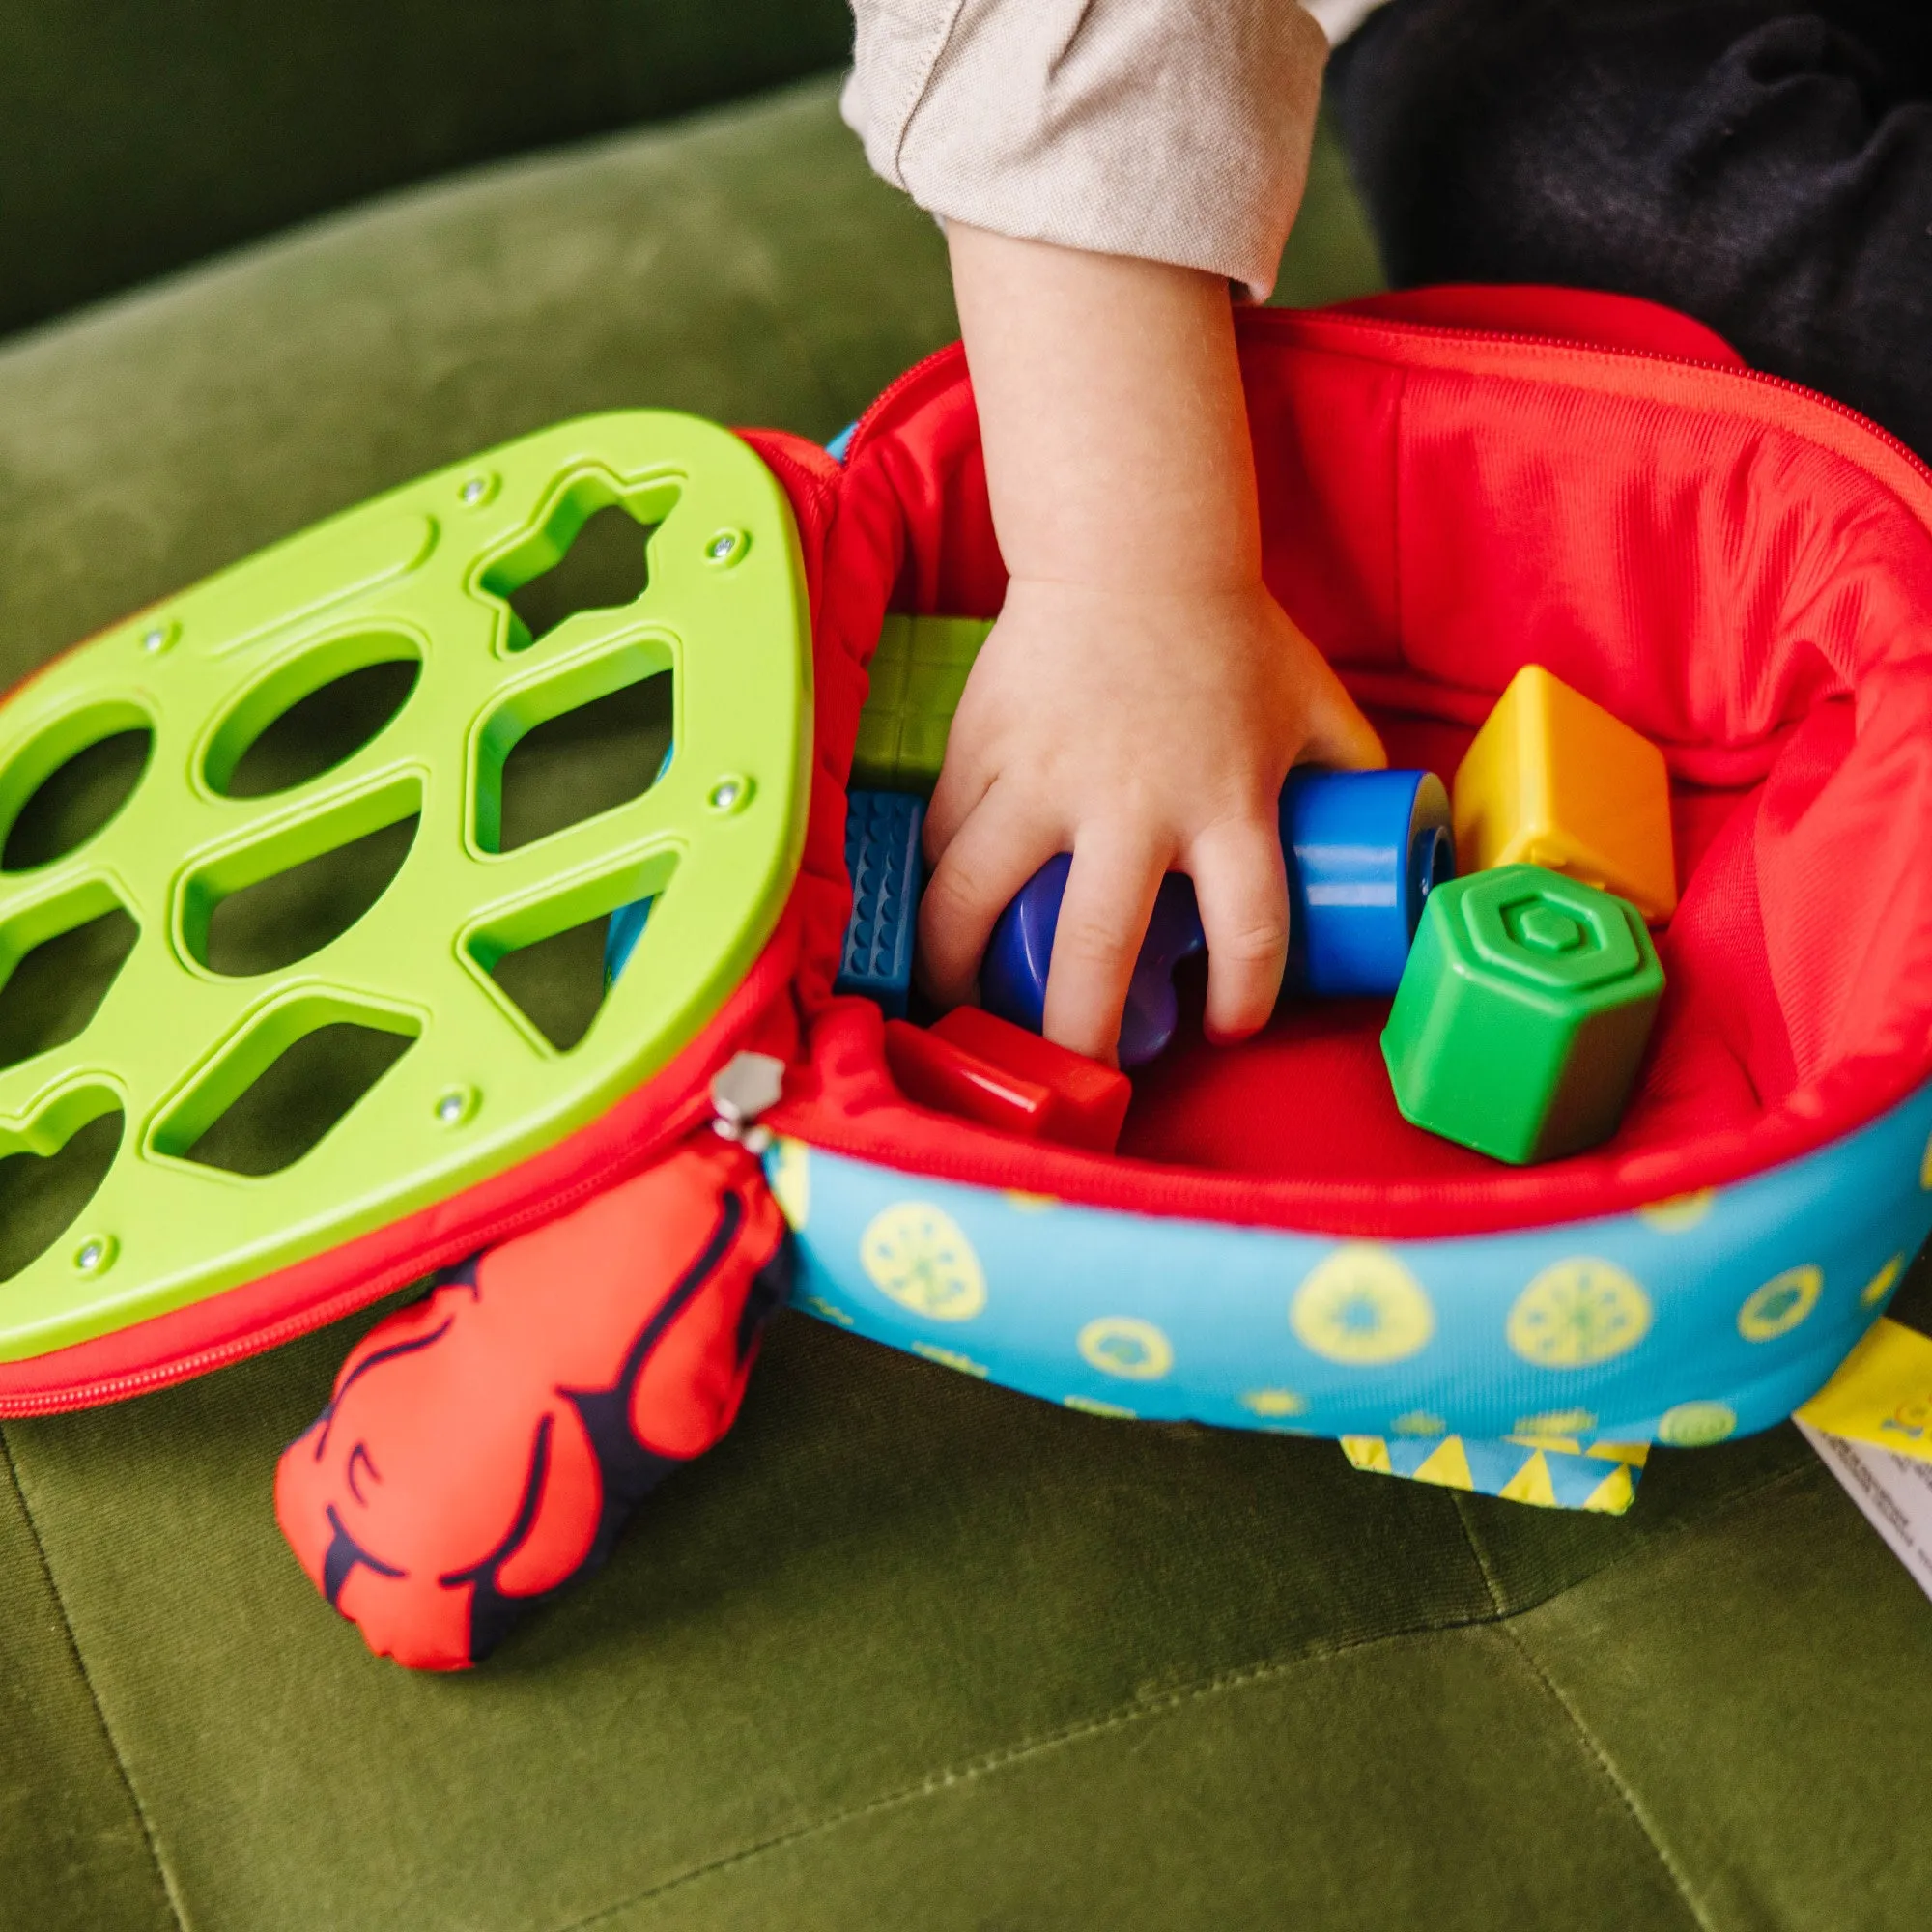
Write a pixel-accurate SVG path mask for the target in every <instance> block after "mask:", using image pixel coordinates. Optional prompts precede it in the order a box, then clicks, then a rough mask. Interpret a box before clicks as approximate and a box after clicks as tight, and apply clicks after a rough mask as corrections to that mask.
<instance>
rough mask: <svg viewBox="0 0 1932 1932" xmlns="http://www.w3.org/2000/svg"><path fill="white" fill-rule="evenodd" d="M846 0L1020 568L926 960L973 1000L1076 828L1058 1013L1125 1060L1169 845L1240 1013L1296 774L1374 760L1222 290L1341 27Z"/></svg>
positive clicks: (1103, 6)
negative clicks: (1279, 819)
mask: <svg viewBox="0 0 1932 1932" xmlns="http://www.w3.org/2000/svg"><path fill="white" fill-rule="evenodd" d="M854 12H855V14H856V15H857V19H858V44H857V53H856V58H855V62H854V69H853V72H852V76H851V78H850V80H849V81H848V82H847V85H846V89H845V95H844V100H843V107H844V112H845V117H846V119H847V120H848V121H849V122H850V123H851V124H852V126H853V127H854V128H856V129H857V130H858V131H859V133H860V134H861V136H862V137H863V138H864V140H865V143H866V152H867V156H868V157H869V158H870V160H871V162H872V165H873V166H874V167H875V168H876V169H877V170H878V171H879V172H880V173H881V174H882V175H884V176H885V178H886V179H887V180H888V181H891V182H894V183H895V184H896V185H898V186H900V187H902V188H904V189H905V190H906V191H907V192H908V193H909V194H911V195H912V196H913V198H914V199H915V200H916V201H918V202H919V204H920V206H921V207H923V208H925V209H927V210H929V211H930V212H931V213H934V214H936V215H938V216H939V217H941V218H942V219H943V220H944V221H945V222H946V223H947V224H948V232H949V236H950V238H951V241H952V266H953V281H954V287H955V290H956V292H957V295H958V299H959V313H960V321H961V324H962V326H963V327H964V331H965V336H966V353H967V357H968V360H969V362H970V364H971V367H972V372H973V381H974V386H975V391H976V393H977V395H978V398H979V406H980V423H981V427H982V429H983V432H984V438H985V446H986V463H987V475H988V481H989V483H990V485H991V491H992V502H993V518H994V523H995V526H996V527H997V530H998V533H999V538H1000V548H1001V551H1002V553H1003V554H1004V556H1005V558H1006V562H1007V565H1008V568H1009V571H1010V572H1011V583H1010V585H1009V590H1008V594H1007V602H1006V608H1005V610H1004V611H1003V612H1002V614H1001V617H1000V621H999V623H998V624H997V625H996V626H995V627H994V631H993V635H992V637H991V638H990V639H988V641H987V643H986V645H985V647H984V649H983V650H982V651H981V653H980V660H979V663H978V664H977V666H976V667H975V668H974V671H973V675H972V677H971V679H970V680H969V681H968V684H967V689H966V696H965V698H964V701H963V702H962V703H961V705H960V707H959V712H958V715H957V717H956V718H955V719H954V721H953V725H952V738H951V741H950V743H949V747H948V751H947V757H946V765H945V769H944V771H943V773H942V774H941V777H940V781H939V787H938V790H937V791H936V792H935V794H934V796H933V801H932V811H931V814H930V816H929V817H928V819H927V821H926V823H927V847H928V851H929V853H930V855H931V857H932V858H933V859H934V860H935V862H936V866H935V870H934V873H933V878H932V882H931V884H930V886H929V887H928V889H927V892H926V896H925V902H924V905H923V909H922V913H921V920H920V936H921V945H922V955H923V973H924V976H925V978H926V980H927V982H928V984H929V985H930V986H931V988H932V990H933V991H934V992H935V993H936V994H937V995H938V996H939V997H940V998H942V999H945V1000H958V999H963V998H965V997H966V996H967V995H968V994H969V993H970V991H971V989H972V983H973V980H974V977H975V975H976V974H977V972H978V970H979V961H980V952H981V951H982V949H983V947H984V945H985V941H986V936H987V933H988V931H989V930H990V928H991V926H992V923H993V921H994V919H995V917H996V916H997V915H998V913H999V911H1000V908H1001V907H1002V906H1003V905H1004V904H1005V903H1006V901H1007V900H1008V899H1009V898H1010V897H1011V895H1012V894H1013V893H1014V892H1016V891H1017V890H1018V889H1019V887H1020V886H1021V885H1022V884H1024V883H1025V881H1026V879H1027V878H1028V877H1029V876H1030V875H1031V874H1032V873H1033V872H1034V870H1035V869H1036V868H1037V867H1038V866H1039V865H1040V864H1041V863H1042V862H1043V861H1045V860H1046V859H1047V858H1049V857H1051V856H1052V855H1053V854H1054V853H1055V852H1061V851H1068V850H1070V851H1071V852H1072V853H1073V869H1072V874H1071V877H1070V878H1069V880H1068V884H1067V893H1066V897H1065V903H1064V905H1063V907H1062V911H1061V918H1060V925H1059V932H1058V937H1057V939H1056V943H1055V948H1054V964H1053V973H1052V976H1051V980H1050V983H1049V985H1048V988H1047V1001H1046V1030H1047V1032H1048V1034H1049V1035H1050V1036H1052V1037H1054V1038H1055V1039H1058V1040H1061V1041H1062V1042H1064V1043H1065V1044H1066V1045H1069V1046H1073V1047H1076V1048H1079V1049H1080V1050H1082V1051H1085V1052H1088V1053H1092V1054H1096V1055H1100V1056H1103V1057H1104V1056H1111V1054H1112V1052H1113V1050H1114V1044H1115V1037H1116V1035H1117V1034H1118V1032H1119V1027H1120V1017H1121V1009H1122V1002H1123V998H1124V995H1125V991H1126V983H1127V978H1128V974H1129V972H1130V970H1131V968H1132V965H1133V960H1134V955H1135V953H1136V952H1137V951H1138V948H1139V943H1140V938H1141V934H1142V932H1143V930H1144V928H1145V926H1146V923H1147V917H1148V912H1149V909H1150V907H1151V904H1152V900H1153V895H1154V889H1155V887H1156V886H1157V884H1158V883H1159V880H1160V876H1161V874H1162V873H1163V872H1164V871H1166V870H1168V869H1170V868H1173V867H1180V868H1182V869H1184V870H1186V871H1189V872H1191V873H1192V874H1193V875H1194V879H1195V886H1196V891H1197V894H1198V895H1199V898H1200V901H1201V913H1202V919H1203V923H1204V924H1205V925H1206V927H1207V931H1208V948H1209V952H1210V964H1209V985H1208V1028H1209V1031H1210V1033H1212V1034H1213V1035H1214V1036H1215V1037H1220V1038H1232V1037H1238V1036H1239V1035H1241V1034H1243V1033H1248V1032H1252V1031H1253V1030H1254V1029H1255V1028H1256V1027H1259V1026H1260V1025H1261V1024H1262V1023H1263V1022H1264V1020H1265V1019H1266V1017H1267V1014H1268V1009H1269V1008H1270V1007H1271V1005H1272V1004H1273V1001H1274V996H1275V992H1276V989H1277V987H1278V986H1279V983H1280V980H1281V970H1282V964H1283V959H1284V955H1285V951H1286V942H1287V923H1288V912H1287V895H1286V888H1285V881H1284V875H1283V870H1282V863H1281V853H1280V849H1279V845H1278V842H1277V833H1276V823H1275V798H1276V793H1277V792H1278V791H1279V789H1280V786H1281V782H1282V780H1283V779H1284V778H1285V776H1286V775H1287V772H1288V770H1289V767H1290V766H1291V765H1292V764H1293V763H1294V762H1295V760H1297V759H1298V758H1303V757H1308V758H1320V759H1322V760H1324V761H1326V762H1329V763H1334V764H1378V763H1380V762H1381V750H1380V747H1379V745H1378V743H1377V741H1376V738H1375V734H1374V733H1373V732H1372V731H1371V730H1370V729H1369V727H1368V725H1367V724H1366V723H1364V721H1363V719H1362V717H1361V715H1360V713H1358V712H1357V711H1356V710H1355V708H1354V706H1353V705H1352V704H1351V703H1350V701H1349V699H1348V697H1347V696H1346V695H1345V694H1344V693H1343V691H1342V690H1341V687H1340V686H1339V685H1338V684H1337V683H1336V681H1335V679H1334V677H1333V675H1332V674H1331V673H1330V672H1329V670H1328V668H1327V667H1326V666H1325V665H1324V664H1323V663H1322V662H1321V658H1320V657H1319V656H1318V655H1317V654H1316V652H1315V651H1314V649H1313V648H1312V647H1311V646H1310V644H1309V643H1308V641H1307V640H1306V639H1304V638H1303V637H1302V636H1301V634H1300V633H1299V632H1298V631H1296V630H1295V628H1294V626H1293V623H1291V622H1290V621H1289V619H1288V618H1287V617H1286V616H1285V615H1284V614H1283V613H1282V611H1281V610H1280V608H1279V607H1278V606H1277V605H1276V604H1275V602H1274V600H1273V598H1272V597H1270V596H1269V594H1268V592H1267V590H1266V588H1265V587H1264V584H1263V582H1262V580H1261V554H1260V551H1261V540H1260V534H1259V529H1258V523H1257V516H1256V507H1255V479H1254V464H1253V457H1252V452H1251V451H1250V448H1249V444H1248V432H1247V418H1246V415H1245V412H1244V411H1243V408H1242V401H1241V388H1240V379H1239V372H1238V369H1237V367H1236V359H1235V342H1234V323H1233V317H1232V313H1231V309H1230V301H1229V294H1228V284H1229V282H1230V281H1234V282H1236V283H1239V284H1240V285H1241V286H1242V287H1244V288H1245V289H1246V290H1247V292H1248V293H1249V294H1251V295H1254V296H1256V297H1261V296H1264V295H1265V294H1266V292H1267V289H1268V287H1269V285H1270V284H1271V282H1272V280H1273V277H1274V271H1275V264H1276V263H1277V261H1278V260H1279V258H1280V255H1281V248H1282V242H1283V240H1284V239H1285V237H1286V236H1287V233H1288V229H1289V224H1290V223H1291V221H1292V220H1293V215H1294V211H1295V208H1296V206H1297V204H1298V203H1299V201H1300V198H1301V187H1302V182H1303V179H1304V177H1305V175H1306V171H1307V164H1308V148H1309V141H1310V138H1311V134H1312V131H1313V128H1314V120H1315V110H1316V103H1317V101H1318V99H1319V98H1320V94H1321V69H1322V65H1323V62H1324V61H1325V59H1326V54H1327V46H1326V42H1325V40H1324V39H1323V36H1322V33H1321V29H1320V28H1319V27H1318V26H1317V25H1316V24H1315V22H1314V20H1313V19H1312V18H1311V17H1310V16H1309V14H1307V13H1306V12H1304V11H1303V9H1302V8H1301V7H1299V6H1297V5H1295V4H1293V0H854ZM1013 238H1031V239H1024V240H1023V239H1013Z"/></svg>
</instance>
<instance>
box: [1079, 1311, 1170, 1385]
mask: <svg viewBox="0 0 1932 1932" xmlns="http://www.w3.org/2000/svg"><path fill="white" fill-rule="evenodd" d="M1080 1353H1081V1356H1082V1358H1083V1359H1084V1360H1085V1361H1086V1363H1087V1364H1088V1366H1089V1367H1090V1368H1095V1369H1098V1370H1099V1371H1100V1373H1101V1374H1102V1375H1106V1376H1119V1377H1120V1378H1122V1380H1123V1381H1130V1382H1157V1381H1159V1379H1160V1378H1161V1377H1162V1376H1164V1375H1166V1373H1167V1372H1168V1370H1169V1369H1171V1368H1173V1366H1174V1344H1173V1343H1172V1342H1170V1341H1169V1340H1168V1339H1167V1337H1166V1336H1165V1335H1163V1334H1162V1333H1161V1332H1160V1330H1159V1329H1158V1328H1156V1327H1155V1326H1154V1325H1153V1323H1152V1322H1151V1321H1140V1320H1139V1319H1138V1318H1137V1317H1135V1316H1132V1315H1103V1316H1101V1317H1100V1318H1099V1320H1098V1321H1090V1322H1088V1324H1087V1325H1086V1327H1084V1328H1083V1329H1081V1331H1080Z"/></svg>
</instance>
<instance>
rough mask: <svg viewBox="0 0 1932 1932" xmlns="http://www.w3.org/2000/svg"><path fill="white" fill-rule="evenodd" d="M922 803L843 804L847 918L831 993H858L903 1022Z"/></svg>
mask: <svg viewBox="0 0 1932 1932" xmlns="http://www.w3.org/2000/svg"><path fill="white" fill-rule="evenodd" d="M924 825H925V802H924V800H923V799H921V798H917V797H915V796H914V795H913V794H912V793H910V792H899V791H855V792H853V793H851V794H850V795H849V796H848V797H847V799H846V801H845V869H846V871H847V872H848V873H849V874H850V876H851V880H852V918H851V923H849V924H848V925H847V926H846V928H845V953H844V957H843V958H842V959H841V960H840V961H839V966H838V981H837V982H836V984H835V986H834V991H836V992H840V993H863V994H864V995H865V996H866V998H867V999H868V1000H876V1001H877V1002H878V1004H879V1006H880V1007H881V1008H882V1009H884V1010H885V1012H886V1014H887V1015H888V1017H890V1018H893V1019H900V1018H903V1017H904V1015H905V1009H906V995H907V994H908V993H909V992H910V991H911V989H912V945H913V933H914V928H915V927H916V925H917V923H918V915H919V895H920V888H921V886H922V885H923V883H924V872H923V867H922V864H921V859H920V845H919V841H920V834H921V832H922V831H923V829H924Z"/></svg>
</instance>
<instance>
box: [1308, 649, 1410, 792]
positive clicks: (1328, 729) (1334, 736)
mask: <svg viewBox="0 0 1932 1932" xmlns="http://www.w3.org/2000/svg"><path fill="white" fill-rule="evenodd" d="M1311 655H1312V653H1311ZM1315 664H1316V666H1317V667H1318V668H1319V675H1318V676H1317V678H1316V680H1315V688H1314V690H1313V691H1312V692H1311V693H1310V695H1309V705H1308V735H1307V737H1306V739H1305V740H1304V741H1303V743H1302V747H1301V753H1300V757H1299V759H1298V760H1297V762H1298V763H1304V764H1314V765H1327V766H1329V767H1331V768H1332V769H1333V770H1336V771H1345V772H1377V771H1380V770H1381V768H1382V767H1383V766H1384V765H1386V764H1387V763H1388V753H1387V752H1385V751H1384V750H1383V749H1382V741H1381V739H1380V738H1379V737H1378V735H1377V734H1376V727H1375V726H1374V725H1371V724H1370V723H1369V721H1368V720H1367V719H1366V718H1364V717H1363V716H1362V711H1361V707H1360V706H1359V705H1358V704H1357V703H1356V702H1355V700H1354V699H1353V698H1352V697H1350V696H1349V694H1348V692H1347V691H1346V690H1345V689H1344V688H1343V684H1342V680H1341V679H1340V678H1339V677H1337V676H1336V675H1335V673H1334V671H1332V670H1331V669H1330V668H1328V666H1327V665H1326V664H1325V663H1323V661H1322V660H1321V659H1320V658H1316V659H1315Z"/></svg>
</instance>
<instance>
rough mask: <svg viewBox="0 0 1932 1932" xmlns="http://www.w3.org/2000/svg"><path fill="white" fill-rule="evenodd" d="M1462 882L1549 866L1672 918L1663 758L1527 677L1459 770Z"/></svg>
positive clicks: (1554, 686) (1529, 668)
mask: <svg viewBox="0 0 1932 1932" xmlns="http://www.w3.org/2000/svg"><path fill="white" fill-rule="evenodd" d="M1453 816H1454V820H1455V828H1456V865H1457V869H1458V871H1459V872H1461V873H1463V874H1467V873H1469V872H1482V871H1488V870H1489V869H1490V868H1491V867H1495V866H1514V865H1529V866H1547V867H1548V868H1549V869H1550V870H1551V871H1552V872H1562V873H1564V874H1565V875H1566V876H1567V877H1569V878H1573V879H1580V880H1581V881H1582V882H1583V883H1584V884H1585V885H1590V886H1599V887H1601V888H1602V889H1603V890H1604V891H1605V892H1606V893H1615V894H1616V895H1618V897H1620V898H1626V899H1629V900H1630V901H1631V903H1632V904H1633V905H1634V906H1635V907H1636V909H1637V910H1638V911H1639V912H1640V913H1642V915H1643V916H1644V918H1645V919H1646V920H1647V921H1649V922H1650V923H1653V924H1655V923H1658V922H1660V921H1662V920H1666V919H1668V918H1669V917H1670V915H1671V914H1672V913H1673V912H1675V911H1676V910H1677V865H1676V857H1675V854H1674V852H1673V851H1672V847H1671V838H1670V780H1669V775H1668V773H1667V772H1666V771H1665V769H1664V763H1663V753H1662V752H1660V751H1659V750H1658V749H1657V747H1656V746H1655V745H1653V744H1652V743H1651V742H1650V740H1649V739H1648V738H1646V737H1644V736H1643V735H1642V734H1641V733H1640V732H1637V731H1634V730H1632V729H1631V727H1630V726H1629V725H1626V724H1624V723H1623V722H1622V720H1620V719H1617V718H1613V717H1611V716H1610V714H1609V713H1608V712H1607V711H1605V709H1604V707H1603V706H1602V705H1601V704H1595V703H1592V702H1591V700H1590V699H1589V698H1587V697H1585V696H1583V694H1582V693H1581V692H1580V691H1573V690H1572V689H1571V688H1570V686H1569V685H1567V684H1565V683H1564V682H1563V680H1562V679H1561V678H1559V677H1554V676H1552V675H1551V674H1550V673H1549V672H1548V671H1547V670H1545V669H1544V668H1543V667H1542V666H1541V665H1525V666H1524V667H1523V668H1522V669H1521V670H1520V671H1518V672H1517V674H1516V676H1515V677H1513V678H1512V679H1511V680H1510V684H1509V689H1508V690H1507V691H1505V692H1504V693H1503V695H1502V696H1501V697H1499V698H1498V699H1497V700H1496V706H1495V709H1494V710H1493V711H1492V712H1491V713H1490V715H1489V717H1488V719H1487V720H1486V721H1485V722H1484V725H1483V728H1482V729H1481V730H1480V731H1478V732H1477V733H1476V739H1475V743H1474V744H1472V745H1471V746H1470V747H1469V750H1468V753H1467V755H1466V756H1465V757H1464V758H1463V762H1462V764H1461V765H1460V766H1459V767H1458V768H1457V772H1456V783H1455V796H1454V806H1453Z"/></svg>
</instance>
